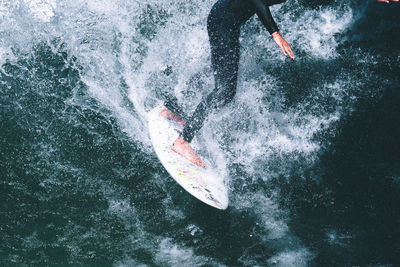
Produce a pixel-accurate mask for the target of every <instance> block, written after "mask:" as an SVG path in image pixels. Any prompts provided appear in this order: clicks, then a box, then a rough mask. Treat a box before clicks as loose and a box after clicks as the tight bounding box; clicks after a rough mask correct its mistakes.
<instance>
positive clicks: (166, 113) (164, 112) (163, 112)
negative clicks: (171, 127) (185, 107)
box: [160, 108, 186, 126]
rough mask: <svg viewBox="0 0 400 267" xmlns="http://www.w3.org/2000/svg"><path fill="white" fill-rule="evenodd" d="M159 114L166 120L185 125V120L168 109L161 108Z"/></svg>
mask: <svg viewBox="0 0 400 267" xmlns="http://www.w3.org/2000/svg"><path fill="white" fill-rule="evenodd" d="M160 115H161V116H162V117H164V118H166V119H168V120H171V121H174V122H176V123H177V124H179V125H181V126H185V124H186V122H185V120H184V119H183V118H182V117H181V116H180V115H178V114H176V113H173V112H172V111H170V110H169V109H167V108H163V109H162V110H161V111H160Z"/></svg>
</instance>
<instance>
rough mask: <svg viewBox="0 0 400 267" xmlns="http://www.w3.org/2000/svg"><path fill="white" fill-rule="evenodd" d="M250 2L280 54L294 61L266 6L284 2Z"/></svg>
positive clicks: (288, 46) (254, 0)
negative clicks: (280, 51)
mask: <svg viewBox="0 0 400 267" xmlns="http://www.w3.org/2000/svg"><path fill="white" fill-rule="evenodd" d="M250 1H251V3H252V4H253V6H254V8H255V10H256V13H257V16H258V17H259V18H260V20H261V22H262V23H263V24H264V26H265V28H267V30H268V32H269V33H270V34H271V35H272V37H273V39H274V41H275V43H276V44H277V45H278V46H279V48H280V49H281V50H282V53H283V54H285V55H286V56H289V57H290V58H291V59H293V60H294V54H293V51H292V49H291V48H290V45H289V43H288V42H287V41H286V40H285V39H284V38H283V37H282V36H281V34H280V33H279V29H278V26H277V25H276V23H275V21H274V18H273V17H272V14H271V11H270V10H269V8H268V5H273V4H278V3H282V2H284V1H282V0H271V1H267V2H265V1H262V0H250Z"/></svg>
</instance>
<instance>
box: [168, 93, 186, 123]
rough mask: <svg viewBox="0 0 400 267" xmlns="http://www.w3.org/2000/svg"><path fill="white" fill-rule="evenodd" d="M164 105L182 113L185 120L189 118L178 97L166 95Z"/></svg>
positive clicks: (176, 112) (179, 113)
mask: <svg viewBox="0 0 400 267" xmlns="http://www.w3.org/2000/svg"><path fill="white" fill-rule="evenodd" d="M163 97H164V99H165V100H164V106H165V107H166V108H167V109H168V110H170V111H172V112H173V113H175V114H178V115H180V116H181V117H182V118H183V119H184V120H185V121H187V120H188V116H187V115H186V114H185V112H184V111H183V110H182V108H181V106H180V105H179V104H178V99H176V97H172V96H166V95H164V96H163Z"/></svg>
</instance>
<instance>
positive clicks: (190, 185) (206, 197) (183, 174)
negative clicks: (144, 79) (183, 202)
mask: <svg viewBox="0 0 400 267" xmlns="http://www.w3.org/2000/svg"><path fill="white" fill-rule="evenodd" d="M162 108H164V107H163V106H158V107H157V108H155V109H153V110H152V111H150V112H149V116H148V120H149V122H148V126H149V132H150V139H151V141H152V144H153V147H154V150H155V152H156V154H157V156H158V158H159V159H160V161H161V164H162V165H163V166H164V168H165V169H166V170H167V172H168V173H169V174H170V175H171V177H172V178H173V179H174V180H175V181H176V182H177V183H178V184H180V185H181V186H182V187H183V188H184V189H185V190H186V191H187V192H188V193H190V194H191V195H192V196H194V197H196V198H197V199H199V200H200V201H202V202H204V203H206V204H208V205H210V206H212V207H214V208H217V209H222V210H224V209H226V208H227V207H228V189H227V187H226V186H225V184H224V182H223V179H221V176H220V175H219V174H218V173H217V172H216V171H215V170H214V169H213V168H212V165H211V164H210V162H209V161H208V160H207V159H204V158H202V159H203V161H204V162H205V164H206V167H205V168H203V167H200V166H197V165H195V164H193V163H191V162H190V161H188V160H187V159H185V158H184V157H182V156H181V155H179V154H178V153H176V152H174V151H172V149H171V145H172V143H173V142H174V141H175V139H176V138H177V137H178V136H179V132H180V131H181V130H182V126H179V125H176V124H174V123H173V122H172V121H170V120H168V119H166V118H164V117H162V116H161V115H160V111H161V109H162Z"/></svg>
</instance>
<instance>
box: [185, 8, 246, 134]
mask: <svg viewBox="0 0 400 267" xmlns="http://www.w3.org/2000/svg"><path fill="white" fill-rule="evenodd" d="M224 2H226V1H223V0H222V1H218V2H217V3H216V4H215V5H214V7H213V9H212V10H211V12H210V15H209V16H208V20H207V30H208V36H209V40H210V47H211V64H212V68H213V71H214V79H215V88H214V90H213V91H212V92H211V93H210V94H208V95H207V96H205V97H203V98H202V100H201V102H200V104H199V105H198V106H197V107H196V110H195V111H194V113H193V115H192V116H191V118H190V119H189V120H188V121H187V124H186V126H185V128H184V129H183V132H182V138H183V139H184V140H185V141H187V142H190V141H192V139H193V137H194V135H195V134H196V133H197V132H198V131H199V130H200V128H201V127H202V126H203V123H204V120H205V119H206V118H207V116H208V114H209V113H210V112H211V111H214V110H216V109H218V108H221V107H223V106H224V105H226V104H227V103H229V102H230V101H232V99H233V97H234V96H235V93H236V83H237V74H238V65H239V33H240V32H239V31H240V25H239V24H238V23H237V20H236V18H235V17H234V16H233V14H231V13H229V12H227V10H226V5H225V4H224Z"/></svg>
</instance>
